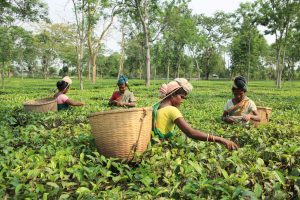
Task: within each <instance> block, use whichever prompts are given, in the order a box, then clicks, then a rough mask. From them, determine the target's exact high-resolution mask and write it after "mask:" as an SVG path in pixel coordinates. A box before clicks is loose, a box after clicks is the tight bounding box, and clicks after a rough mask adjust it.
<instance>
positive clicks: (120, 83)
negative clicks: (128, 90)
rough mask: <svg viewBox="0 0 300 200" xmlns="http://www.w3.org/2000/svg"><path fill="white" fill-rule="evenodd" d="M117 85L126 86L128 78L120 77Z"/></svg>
mask: <svg viewBox="0 0 300 200" xmlns="http://www.w3.org/2000/svg"><path fill="white" fill-rule="evenodd" d="M117 84H118V85H123V84H126V85H127V84H128V78H127V77H126V76H124V75H121V76H120V77H119V79H118V83H117Z"/></svg>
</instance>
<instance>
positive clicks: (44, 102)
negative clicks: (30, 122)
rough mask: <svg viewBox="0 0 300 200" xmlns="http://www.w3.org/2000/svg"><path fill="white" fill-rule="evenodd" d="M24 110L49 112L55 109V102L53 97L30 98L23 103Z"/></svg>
mask: <svg viewBox="0 0 300 200" xmlns="http://www.w3.org/2000/svg"><path fill="white" fill-rule="evenodd" d="M23 106H24V111H25V112H49V111H54V112H55V111H57V102H56V99H55V98H52V97H49V98H45V99H38V100H31V101H27V102H25V103H23Z"/></svg>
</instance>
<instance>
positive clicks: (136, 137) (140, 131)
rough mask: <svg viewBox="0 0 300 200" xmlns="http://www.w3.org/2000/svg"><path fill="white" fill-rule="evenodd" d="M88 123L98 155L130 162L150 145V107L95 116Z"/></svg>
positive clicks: (98, 113) (106, 112)
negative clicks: (136, 154) (136, 153)
mask: <svg viewBox="0 0 300 200" xmlns="http://www.w3.org/2000/svg"><path fill="white" fill-rule="evenodd" d="M89 121H90V124H91V127H92V134H93V135H94V137H95V143H96V147H97V149H98V151H99V152H100V154H102V155H104V156H106V157H114V158H119V159H126V160H130V159H132V158H133V156H134V153H135V152H140V153H142V152H144V151H145V150H146V148H147V145H148V143H149V141H150V137H151V127H152V124H151V123H152V107H146V108H131V109H122V110H110V111H104V112H97V113H93V114H91V115H90V116H89Z"/></svg>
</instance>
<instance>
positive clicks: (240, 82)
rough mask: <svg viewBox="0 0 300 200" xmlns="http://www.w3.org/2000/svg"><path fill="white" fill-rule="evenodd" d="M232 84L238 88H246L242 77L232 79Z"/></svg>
mask: <svg viewBox="0 0 300 200" xmlns="http://www.w3.org/2000/svg"><path fill="white" fill-rule="evenodd" d="M234 84H235V85H236V86H237V87H238V88H241V89H243V88H245V86H246V79H245V78H244V77H242V76H238V77H236V78H235V79H234Z"/></svg>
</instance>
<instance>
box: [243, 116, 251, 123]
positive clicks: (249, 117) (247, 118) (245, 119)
mask: <svg viewBox="0 0 300 200" xmlns="http://www.w3.org/2000/svg"><path fill="white" fill-rule="evenodd" d="M251 116H252V115H251V114H248V115H244V116H243V118H242V120H243V121H245V122H248V121H250V119H251Z"/></svg>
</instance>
